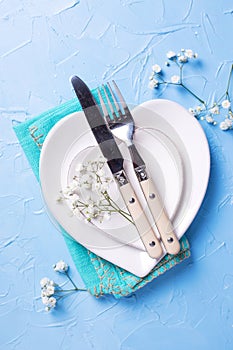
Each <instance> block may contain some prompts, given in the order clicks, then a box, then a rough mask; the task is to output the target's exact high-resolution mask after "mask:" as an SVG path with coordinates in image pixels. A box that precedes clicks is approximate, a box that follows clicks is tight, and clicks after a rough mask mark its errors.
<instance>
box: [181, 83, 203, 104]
mask: <svg viewBox="0 0 233 350" xmlns="http://www.w3.org/2000/svg"><path fill="white" fill-rule="evenodd" d="M179 85H180V86H182V87H183V88H184V89H185V90H186V91H188V92H189V93H190V94H191V95H192V96H193V97H195V98H196V99H197V100H198V101H199V102H201V103H202V104H203V105H204V106H205V107H206V103H205V101H203V100H202V99H201V98H200V97H198V96H197V95H196V94H194V92H192V91H191V90H190V89H189V88H187V86H186V85H184V84H183V83H180V84H179Z"/></svg>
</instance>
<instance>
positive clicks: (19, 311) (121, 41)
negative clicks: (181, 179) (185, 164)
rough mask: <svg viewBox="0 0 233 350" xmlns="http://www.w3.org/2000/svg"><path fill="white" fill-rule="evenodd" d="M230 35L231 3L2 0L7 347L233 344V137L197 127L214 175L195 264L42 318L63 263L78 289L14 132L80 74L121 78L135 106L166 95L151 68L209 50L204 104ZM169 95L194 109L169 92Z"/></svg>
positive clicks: (197, 76) (198, 80) (0, 141)
mask: <svg viewBox="0 0 233 350" xmlns="http://www.w3.org/2000/svg"><path fill="white" fill-rule="evenodd" d="M232 29H233V4H232V1H229V0H225V1H223V0H212V1H209V0H200V1H197V0H193V1H192V0H190V1H185V0H180V1H175V2H174V1H169V0H163V1H162V0H157V1H153V0H144V1H140V0H139V1H137V0H136V1H134V0H116V1H108V0H86V1H84V0H80V1H77V0H65V1H64V0H57V1H48V0H47V1H46V0H40V1H36V0H11V1H9V0H8V1H7V0H1V1H0V113H1V119H0V169H1V172H0V349H3V350H10V349H14V350H31V349H33V350H37V349H42V348H43V349H51V350H55V349H56V350H57V349H62V350H68V349H69V350H74V349H82V350H88V349H100V350H105V349H112V350H115V349H122V350H139V349H147V348H148V349H149V348H153V349H160V350H167V349H168V348H169V349H190V350H193V349H194V350H196V349H199V350H200V349H201V350H202V349H203V350H204V349H205V350H210V349H211V350H218V349H229V350H230V349H233V311H232V310H233V294H232V293H233V271H232V257H233V220H232V216H233V215H232V204H233V171H232V169H233V152H232V149H233V148H232V146H233V134H232V132H231V131H229V132H226V133H224V132H222V131H221V130H220V129H219V128H218V126H216V127H212V126H210V125H208V124H207V123H205V122H201V123H202V125H203V127H204V129H205V131H206V134H207V136H208V139H209V143H210V147H211V158H212V168H211V178H210V183H209V187H208V191H207V195H206V198H205V200H204V203H203V205H202V207H201V209H200V211H199V213H198V215H197V217H196V219H195V220H194V222H193V224H192V225H191V227H190V229H189V230H188V232H187V236H188V238H189V240H190V244H191V252H192V257H191V258H190V259H188V260H186V261H185V262H183V263H182V264H180V265H179V266H177V267H175V268H174V269H172V270H171V271H169V272H167V273H166V274H165V275H163V276H161V277H160V278H158V279H157V280H155V281H154V282H152V283H150V284H149V285H147V286H146V287H144V288H142V289H141V290H140V291H138V292H136V293H135V294H134V295H132V296H130V297H128V298H125V299H121V300H115V299H114V298H113V297H109V296H107V297H103V298H100V299H95V298H94V297H92V296H90V295H88V294H86V293H82V294H81V293H80V294H74V295H73V296H70V297H69V298H66V299H64V300H63V301H62V303H60V306H59V307H58V308H57V309H56V310H54V312H51V313H45V312H44V311H43V307H42V304H41V301H40V298H39V296H40V287H39V280H40V278H41V277H43V276H46V275H48V276H49V277H51V278H53V279H56V281H57V280H59V278H58V277H57V276H56V275H55V273H54V272H53V271H52V268H51V266H52V264H53V263H55V262H56V261H57V260H59V259H61V258H62V259H64V260H66V261H67V262H68V263H69V264H70V267H71V274H72V277H73V278H74V280H75V281H76V282H77V283H78V284H79V286H82V281H81V278H80V276H79V275H78V273H77V271H76V270H75V267H74V264H73V262H72V260H71V257H70V255H69V252H68V250H67V248H66V246H65V243H64V241H63V238H62V237H61V236H60V235H59V234H58V231H57V230H56V228H55V227H54V225H53V223H52V222H51V221H50V219H49V217H48V215H47V214H46V210H45V207H44V204H43V200H42V196H41V191H40V187H39V185H38V183H37V182H36V179H35V178H34V175H33V173H32V171H31V169H30V167H29V165H28V163H27V160H26V159H25V156H24V154H23V152H22V149H21V147H20V146H19V144H18V142H17V139H16V137H15V135H14V132H13V130H12V124H14V123H17V122H20V121H23V120H25V119H26V118H30V117H32V116H35V115H37V114H39V113H40V112H42V111H44V110H46V109H48V108H50V107H54V106H56V105H58V104H60V103H61V102H63V101H66V100H68V99H70V98H72V97H73V92H72V91H71V86H70V83H69V77H70V76H71V75H72V74H74V73H77V74H79V75H80V76H81V77H83V79H84V80H85V81H86V82H88V84H89V85H90V87H95V86H96V85H98V84H101V83H102V82H105V81H107V80H109V79H112V78H114V79H116V80H117V81H118V82H119V83H120V86H121V87H122V90H123V91H124V94H125V97H126V98H127V101H131V102H132V103H141V102H143V101H146V100H148V99H151V98H156V97H157V95H156V93H154V92H152V91H151V90H149V89H148V87H147V85H148V76H149V75H150V72H151V66H152V64H154V63H160V64H162V63H163V62H164V60H165V54H166V52H167V51H168V50H174V51H176V50H179V49H181V48H182V47H184V48H192V49H193V50H194V51H195V52H198V54H199V60H198V61H197V62H198V63H196V64H193V65H190V66H187V75H188V76H189V77H192V78H191V79H188V80H187V84H190V85H189V86H190V87H192V88H193V89H194V91H196V92H198V93H199V94H200V95H201V96H203V97H204V98H205V99H206V100H211V98H213V96H215V95H216V96H220V95H221V94H222V93H223V92H224V90H225V87H226V81H227V77H228V72H229V70H230V65H231V64H232V62H233V49H232V40H231V34H232ZM171 72H172V71H171ZM231 96H233V89H231ZM160 97H164V98H169V99H172V100H175V101H177V102H179V103H181V104H182V105H184V106H185V107H187V108H188V107H192V106H193V105H195V104H196V101H195V100H194V99H193V98H192V97H191V96H190V95H188V94H186V93H184V92H182V91H178V90H177V89H174V88H173V87H169V88H168V89H166V91H164V92H163V94H162V95H161V96H160ZM221 118H223V115H222V116H218V117H217V119H218V120H220V119H221ZM62 280H63V279H62V277H60V281H62Z"/></svg>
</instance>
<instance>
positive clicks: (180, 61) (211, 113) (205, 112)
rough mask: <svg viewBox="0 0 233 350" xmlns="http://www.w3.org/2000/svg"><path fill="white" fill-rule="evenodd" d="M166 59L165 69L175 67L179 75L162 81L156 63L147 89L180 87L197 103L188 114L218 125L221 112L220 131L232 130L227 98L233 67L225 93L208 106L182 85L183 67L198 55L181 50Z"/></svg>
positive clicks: (229, 101) (229, 102)
mask: <svg viewBox="0 0 233 350" xmlns="http://www.w3.org/2000/svg"><path fill="white" fill-rule="evenodd" d="M166 58H167V59H168V61H166V62H165V67H170V66H171V65H172V64H173V65H175V66H176V67H177V70H178V73H179V74H177V75H172V76H171V78H170V80H164V78H163V69H162V68H161V66H160V65H159V64H158V63H155V64H154V65H153V66H152V73H151V75H150V78H149V80H150V81H149V88H150V89H154V88H156V89H158V88H159V87H160V86H162V85H163V86H164V85H166V86H168V85H174V86H180V87H182V88H183V89H184V90H186V91H187V92H188V93H189V94H191V95H192V96H193V97H194V98H195V99H196V100H197V101H198V105H197V106H195V107H192V108H189V112H190V113H191V114H192V115H193V116H194V117H196V118H197V119H200V120H205V121H206V122H207V123H209V124H212V125H216V124H218V122H217V116H218V115H220V117H218V118H221V111H223V112H224V120H223V121H220V124H219V127H220V129H221V130H223V131H226V130H230V129H233V112H232V110H231V100H230V96H229V87H230V82H231V77H232V72H233V65H231V69H230V73H229V77H228V82H227V87H226V92H225V93H224V94H223V96H222V97H221V98H220V99H219V100H218V101H215V102H214V103H212V104H211V105H208V103H207V102H206V101H204V100H203V99H202V98H201V97H199V96H198V95H196V94H195V93H194V92H193V91H192V90H191V89H190V88H189V87H188V86H186V85H185V84H184V67H185V65H186V64H187V63H188V62H190V61H192V60H193V59H197V58H198V54H197V53H195V52H194V51H193V50H191V49H181V50H180V52H174V51H172V50H170V51H168V52H167V54H166ZM226 111H227V114H226Z"/></svg>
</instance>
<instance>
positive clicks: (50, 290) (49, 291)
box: [42, 285, 55, 297]
mask: <svg viewBox="0 0 233 350" xmlns="http://www.w3.org/2000/svg"><path fill="white" fill-rule="evenodd" d="M54 292H55V288H54V286H51V285H48V286H46V287H45V288H44V289H43V290H42V293H43V296H47V297H50V296H51V295H53V294H54Z"/></svg>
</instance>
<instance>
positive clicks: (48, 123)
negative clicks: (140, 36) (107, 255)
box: [14, 89, 190, 298]
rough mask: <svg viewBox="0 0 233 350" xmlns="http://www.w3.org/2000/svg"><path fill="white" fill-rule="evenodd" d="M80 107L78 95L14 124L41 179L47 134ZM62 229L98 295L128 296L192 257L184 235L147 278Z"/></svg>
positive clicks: (87, 281)
mask: <svg viewBox="0 0 233 350" xmlns="http://www.w3.org/2000/svg"><path fill="white" fill-rule="evenodd" d="M92 93H93V95H94V96H95V98H96V100H97V101H98V102H99V99H98V94H97V90H96V89H94V90H93V91H92ZM105 102H106V103H107V101H105ZM80 110H82V108H81V106H80V104H79V102H78V99H76V98H75V99H72V100H70V101H68V102H66V103H63V104H61V105H60V106H58V107H55V108H53V109H51V110H49V111H47V112H44V113H42V114H40V115H39V116H37V117H35V118H32V119H29V120H26V121H25V122H22V123H20V124H18V125H16V126H15V127H14V130H15V133H16V135H17V137H18V139H19V142H20V144H21V146H22V148H23V150H24V152H25V154H26V156H27V158H28V161H29V163H30V165H31V167H32V170H33V171H34V173H35V176H36V177H37V180H38V181H39V159H40V150H41V147H42V145H43V141H44V139H45V137H46V136H47V134H48V132H49V131H50V129H51V128H52V127H53V126H54V125H55V124H56V123H57V122H58V121H59V120H60V119H61V118H64V117H65V116H67V115H68V114H71V113H74V112H77V111H80ZM61 231H62V233H63V236H64V239H65V242H66V244H67V246H68V249H69V251H70V253H71V256H72V258H73V261H74V263H75V265H76V268H77V270H78V271H79V273H80V275H81V277H82V279H83V281H84V283H85V285H86V288H87V289H88V291H89V292H90V293H91V294H93V295H95V296H100V295H103V294H113V295H114V296H115V297H116V298H120V297H121V296H126V295H128V294H130V293H132V292H134V291H136V290H137V289H139V288H141V287H143V286H144V285H145V284H147V283H148V282H150V281H152V280H153V279H154V278H156V277H158V276H159V275H161V274H163V273H164V272H166V271H167V270H169V269H170V268H172V267H173V266H175V265H176V264H178V263H180V262H181V261H183V260H184V259H186V258H188V257H189V256H190V250H189V243H188V240H187V238H186V237H185V236H183V238H182V239H181V250H180V252H179V254H177V255H175V256H174V255H169V254H167V255H166V256H165V257H164V258H163V259H162V260H161V261H160V262H159V264H157V265H156V266H155V268H154V269H153V270H152V271H151V272H150V273H149V274H148V275H147V276H146V277H144V278H140V277H137V276H135V275H133V274H131V273H130V272H128V271H125V270H124V269H122V268H119V267H118V266H115V265H113V264H112V263H110V262H108V261H106V260H104V259H102V258H100V257H98V256H97V255H95V254H94V253H92V252H90V251H89V250H88V249H86V248H85V247H83V246H82V245H80V244H79V243H77V242H76V241H75V240H74V239H73V238H71V237H70V236H69V234H68V233H66V232H65V231H64V230H63V229H62V228H61Z"/></svg>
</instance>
